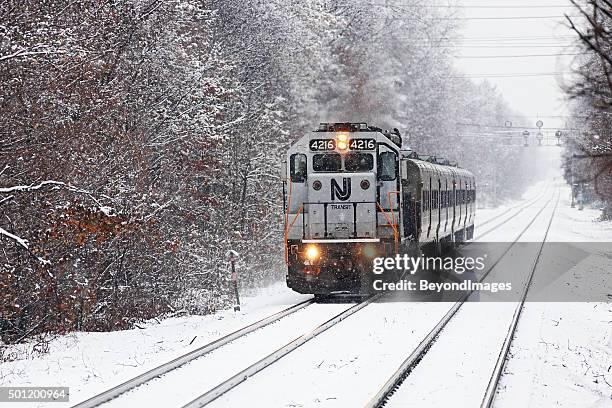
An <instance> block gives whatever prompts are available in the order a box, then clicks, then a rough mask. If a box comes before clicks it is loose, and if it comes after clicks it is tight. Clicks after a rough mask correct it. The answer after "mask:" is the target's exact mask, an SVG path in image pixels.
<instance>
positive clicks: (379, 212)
mask: <svg viewBox="0 0 612 408" xmlns="http://www.w3.org/2000/svg"><path fill="white" fill-rule="evenodd" d="M398 138H399V135H398ZM398 152H399V147H398V145H397V144H394V143H393V142H392V141H391V140H390V139H389V135H386V136H385V134H383V133H382V131H381V130H380V129H378V128H371V127H368V126H367V124H365V123H359V124H351V123H341V124H321V125H320V127H319V129H318V130H317V131H315V132H312V133H310V134H308V135H306V136H304V137H303V138H301V139H300V140H299V141H298V142H296V143H295V144H294V145H293V146H292V147H291V148H290V149H289V151H288V154H287V164H288V166H286V167H287V168H286V170H285V177H286V183H285V243H286V262H287V266H288V274H287V284H288V286H289V287H291V288H292V289H293V290H295V291H297V292H300V293H314V294H330V293H333V292H350V293H368V292H369V291H370V290H369V287H370V279H371V277H372V276H371V275H372V260H373V259H374V258H376V257H381V256H387V255H389V254H390V253H391V252H392V251H393V249H394V248H396V247H397V242H398V225H400V219H399V218H400V213H399V186H400V183H399V175H398V162H397V160H398Z"/></svg>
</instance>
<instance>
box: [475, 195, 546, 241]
mask: <svg viewBox="0 0 612 408" xmlns="http://www.w3.org/2000/svg"><path fill="white" fill-rule="evenodd" d="M547 188H548V186H547ZM544 196H545V192H543V193H542V194H541V195H538V197H536V198H535V199H533V200H530V201H528V202H527V203H523V204H521V205H519V206H516V207H512V208H509V209H508V210H507V211H504V212H503V213H502V214H499V215H497V216H495V217H492V218H491V219H489V220H487V221H485V222H484V223H482V224H480V225H479V226H478V227H479V228H482V226H483V225H485V224H488V223H489V222H491V221H493V220H496V219H499V218H500V217H501V216H503V215H505V214H507V213H508V212H509V211H510V210H512V209H514V208H517V207H520V208H519V210H518V211H517V212H515V213H514V214H512V215H511V216H510V217H507V218H505V219H504V220H502V221H501V222H499V223H497V224H495V226H493V227H492V228H489V229H488V230H486V231H485V232H483V233H481V234H479V235H477V236H476V237H474V239H473V240H472V241H476V240H479V239H480V238H482V237H484V236H485V235H489V234H490V233H491V232H493V231H495V230H497V229H498V228H499V227H501V226H502V225H505V224H507V223H508V222H509V221H511V220H513V219H514V218H516V217H518V216H519V214H521V213H522V212H523V211H524V210H526V209H527V208H529V207H532V206H534V205H535V204H536V203H537V202H539V201H540V200H541V199H542V198H543V197H544Z"/></svg>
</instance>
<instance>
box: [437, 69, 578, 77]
mask: <svg viewBox="0 0 612 408" xmlns="http://www.w3.org/2000/svg"><path fill="white" fill-rule="evenodd" d="M566 74H572V72H571V71H563V72H517V73H507V74H465V75H453V76H450V77H449V78H457V79H476V78H521V77H538V76H561V75H566Z"/></svg>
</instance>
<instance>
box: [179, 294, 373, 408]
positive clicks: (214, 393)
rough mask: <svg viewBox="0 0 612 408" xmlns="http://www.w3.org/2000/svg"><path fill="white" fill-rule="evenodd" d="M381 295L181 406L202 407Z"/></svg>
mask: <svg viewBox="0 0 612 408" xmlns="http://www.w3.org/2000/svg"><path fill="white" fill-rule="evenodd" d="M382 295H383V293H379V294H377V295H374V296H371V297H369V298H367V299H366V300H364V301H362V302H360V303H358V304H356V305H354V306H352V307H350V308H348V309H346V310H345V311H343V312H342V313H340V314H338V315H336V316H334V317H332V318H331V319H329V320H328V321H326V322H325V323H323V324H321V325H320V326H318V327H317V328H315V329H314V330H312V331H311V332H309V333H306V334H304V335H302V336H300V337H298V338H296V339H295V340H293V341H291V342H289V343H287V344H286V345H284V346H283V347H281V348H279V349H278V350H276V351H274V352H272V353H270V354H269V355H267V356H266V357H264V358H262V359H261V360H259V361H257V362H256V363H253V364H252V365H251V366H249V367H247V368H245V369H244V370H242V371H241V372H239V373H238V374H236V375H234V376H233V377H231V378H228V379H227V380H225V381H223V382H222V383H220V384H219V385H217V386H216V387H215V388H213V389H211V390H209V391H207V392H206V393H204V394H202V395H200V396H199V397H197V398H195V399H194V400H192V401H191V402H189V403H188V404H186V405H184V406H183V408H196V407H203V406H205V405H207V404H209V403H210V402H212V401H214V400H216V399H217V398H219V397H220V396H221V395H223V394H225V393H226V392H228V391H230V390H231V389H232V388H234V387H236V386H237V385H239V384H241V383H242V382H244V381H246V380H247V379H248V378H249V377H252V376H253V375H255V374H257V373H258V372H260V371H261V370H263V369H264V368H266V367H268V366H270V365H271V364H273V363H275V362H277V361H278V360H280V359H281V358H282V357H284V356H286V355H287V354H289V353H291V352H292V351H293V350H295V349H297V348H298V347H300V346H302V345H303V344H304V343H306V342H308V341H310V340H312V339H313V338H315V337H317V336H318V335H319V334H321V333H323V332H324V331H326V330H327V329H329V328H331V327H333V326H335V325H336V324H338V323H340V322H341V321H343V320H344V319H346V318H348V317H349V316H351V315H352V314H354V313H356V312H358V311H359V310H361V309H363V308H364V307H366V306H367V305H369V304H370V303H372V302H374V301H375V300H377V299H379V298H380V297H381V296H382Z"/></svg>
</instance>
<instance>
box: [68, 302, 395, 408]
mask: <svg viewBox="0 0 612 408" xmlns="http://www.w3.org/2000/svg"><path fill="white" fill-rule="evenodd" d="M383 295H384V294H383V293H381V294H377V295H374V296H370V297H368V298H365V299H362V300H361V301H360V302H358V303H356V304H355V305H353V306H351V307H349V308H348V309H345V310H343V311H342V312H341V313H338V314H336V315H334V316H333V317H332V318H331V319H328V320H327V321H325V322H323V323H321V324H319V325H317V326H316V327H315V329H314V330H312V331H310V332H307V333H305V334H302V335H300V336H298V337H297V338H295V339H294V340H292V341H290V342H288V343H287V344H284V345H283V346H282V347H280V348H278V349H276V350H275V351H273V352H272V353H269V354H268V355H266V356H265V357H263V358H261V359H260V360H258V361H257V362H255V363H253V364H251V365H250V366H249V367H247V368H245V369H243V370H241V371H240V372H238V373H237V374H235V375H233V376H231V377H230V378H228V379H226V380H224V381H222V382H220V383H219V384H217V385H216V386H214V387H213V388H210V389H208V390H207V391H206V392H204V393H202V394H200V395H198V396H197V397H195V398H194V399H193V400H192V401H191V402H189V403H187V404H186V405H184V407H190V408H191V407H202V406H204V405H206V404H208V403H210V402H212V401H214V400H215V399H217V398H218V397H220V396H222V395H223V394H225V393H226V392H228V391H230V390H231V389H233V388H234V387H236V386H237V385H239V384H241V383H242V382H244V381H246V380H247V379H248V378H249V377H251V376H253V375H255V374H257V373H258V372H260V371H261V370H263V369H265V368H266V367H268V366H270V365H271V364H273V363H275V362H276V361H278V360H279V359H281V358H282V357H284V356H286V355H287V354H289V353H291V352H292V351H293V350H295V349H297V348H299V347H300V346H302V345H304V344H305V343H307V342H308V341H310V340H312V339H314V338H315V337H317V336H318V335H319V334H321V333H323V332H325V331H326V330H328V329H330V328H331V327H333V326H335V325H337V324H338V323H340V322H341V321H343V320H345V319H346V318H348V317H349V316H351V315H353V314H355V313H357V312H358V311H359V310H361V309H363V308H364V307H366V306H367V305H369V304H370V303H372V302H374V301H376V300H378V299H379V298H380V297H381V296H383ZM313 303H315V300H314V299H309V300H306V301H304V302H301V303H298V304H296V305H294V306H291V307H289V308H287V309H285V310H283V311H281V312H278V313H276V314H274V315H271V316H269V317H267V318H265V319H262V320H260V321H258V322H256V323H253V324H251V325H249V326H246V327H244V328H242V329H240V330H237V331H235V332H233V333H231V334H229V335H227V336H224V337H222V338H220V339H218V340H215V341H214V342H212V343H209V344H207V345H205V346H203V347H200V348H198V349H196V350H194V351H192V352H190V353H187V354H185V355H183V356H181V357H178V358H177V359H174V360H172V361H170V362H168V363H165V364H162V365H161V366H159V367H156V368H154V369H152V370H149V371H147V372H146V373H144V374H141V375H139V376H137V377H134V378H132V379H130V380H128V381H126V382H124V383H122V384H120V385H118V386H116V387H113V388H111V389H108V390H106V391H104V392H102V393H100V394H98V395H96V396H94V397H92V398H89V399H87V400H85V401H83V402H81V403H79V404H77V405H75V406H74V407H73V408H93V407H98V406H101V405H103V404H105V403H107V402H110V401H112V400H114V399H116V398H120V397H121V395H122V394H124V393H126V392H128V391H131V390H134V389H136V388H137V387H140V386H142V385H144V384H146V383H148V382H150V381H151V380H153V379H155V378H158V377H161V376H163V375H165V374H168V373H170V372H171V371H173V370H175V369H177V368H179V367H181V366H183V365H185V364H187V363H190V362H192V361H194V360H196V359H198V358H200V357H203V356H204V355H206V354H208V353H210V352H212V351H214V350H217V349H219V348H221V347H222V346H224V345H226V344H228V343H231V342H232V341H235V340H237V339H239V338H241V337H244V336H245V335H247V334H249V333H252V332H254V331H256V330H258V329H261V328H263V327H265V326H268V325H270V324H272V323H274V322H277V321H279V320H280V319H282V318H284V317H286V316H288V315H290V314H293V313H295V312H297V311H299V310H302V309H304V308H305V307H307V306H309V305H311V304H313ZM194 395H196V393H195V392H194Z"/></svg>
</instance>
